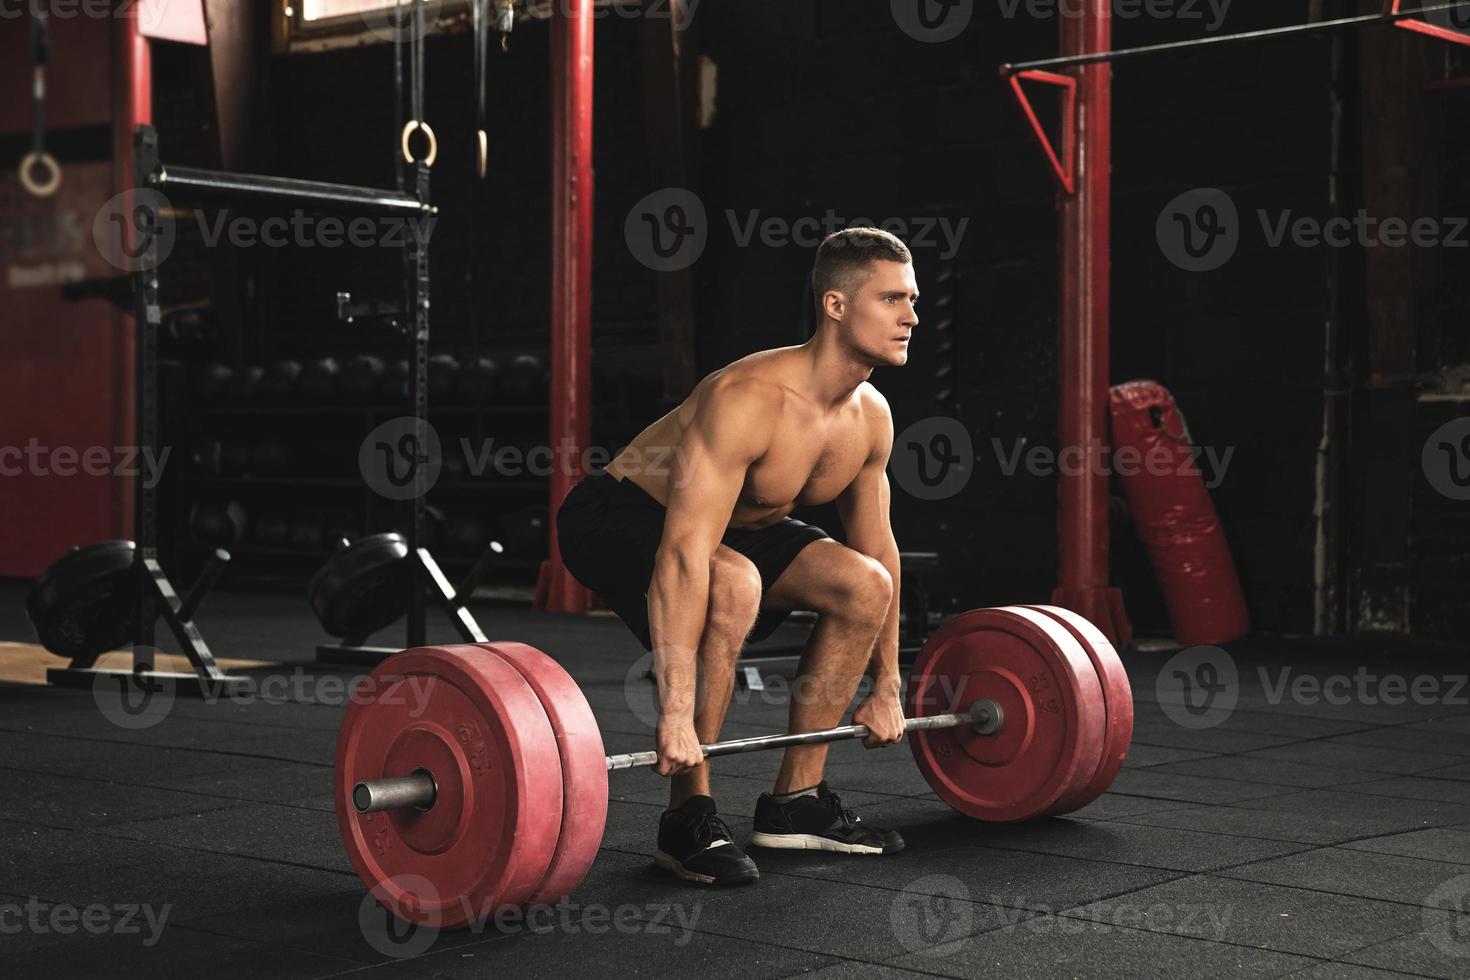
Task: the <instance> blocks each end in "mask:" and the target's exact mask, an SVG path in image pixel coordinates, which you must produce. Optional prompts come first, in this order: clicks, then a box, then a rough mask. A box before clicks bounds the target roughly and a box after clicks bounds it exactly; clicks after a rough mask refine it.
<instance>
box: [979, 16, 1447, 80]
mask: <svg viewBox="0 0 1470 980" xmlns="http://www.w3.org/2000/svg"><path fill="white" fill-rule="evenodd" d="M1401 2H1402V0H1394V3H1393V6H1392V7H1391V8H1390V9H1388V10H1385V11H1384V12H1383V13H1381V14H1363V15H1361V16H1358V17H1342V18H1339V19H1337V20H1320V21H1315V22H1313V23H1310V24H1293V25H1291V26H1290V27H1272V28H1267V29H1265V30H1260V31H1244V32H1242V33H1239V34H1222V35H1220V36H1218V37H1201V38H1194V39H1193V40H1189V41H1169V42H1166V43H1163V44H1145V45H1143V46H1142V47H1137V48H1119V49H1117V50H1116V51H1095V52H1092V53H1089V54H1076V55H1069V56H1067V57H1064V58H1042V59H1040V60H1038V61H1021V62H1017V63H1015V64H1006V65H1001V66H1000V73H1001V77H1002V78H1009V77H1011V76H1013V75H1018V74H1020V73H1021V72H1027V71H1054V70H1056V69H1058V68H1071V67H1074V66H1076V65H1092V64H1096V63H1098V62H1100V61H1122V60H1124V59H1125V58H1141V57H1144V56H1146V55H1154V54H1168V53H1170V52H1173V51H1192V50H1194V49H1195V48H1204V47H1213V46H1215V45H1220V44H1237V43H1244V42H1247V41H1265V40H1271V39H1273V38H1279V37H1294V36H1296V35H1299V34H1317V33H1322V32H1325V31H1341V30H1349V29H1351V28H1356V27H1375V26H1379V25H1383V24H1396V25H1398V26H1401V27H1403V28H1405V29H1407V30H1413V31H1417V32H1419V33H1421V34H1428V35H1429V36H1431V37H1437V38H1439V39H1440V40H1443V41H1453V42H1456V43H1459V44H1470V30H1467V32H1466V33H1463V34H1462V33H1460V32H1459V31H1454V30H1451V29H1450V28H1448V27H1440V26H1438V25H1435V24H1429V23H1426V22H1424V21H1422V20H1419V18H1421V17H1423V16H1424V15H1425V14H1437V13H1441V12H1443V11H1446V10H1457V9H1458V10H1465V11H1470V0H1456V2H1452V3H1439V4H1434V5H1432V6H1428V7H1420V8H1418V9H1416V10H1400V9H1399V5H1400V3H1401ZM1467 27H1470V25H1467Z"/></svg>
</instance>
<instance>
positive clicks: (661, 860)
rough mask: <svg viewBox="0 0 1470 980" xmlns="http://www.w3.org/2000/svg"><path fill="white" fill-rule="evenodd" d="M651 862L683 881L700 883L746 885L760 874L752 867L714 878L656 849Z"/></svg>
mask: <svg viewBox="0 0 1470 980" xmlns="http://www.w3.org/2000/svg"><path fill="white" fill-rule="evenodd" d="M653 863H654V864H656V865H658V866H659V867H660V868H663V869H664V870H665V871H672V872H673V873H674V874H676V875H678V876H679V877H680V878H683V879H684V880H685V881H693V882H696V883H698V884H701V885H716V886H724V885H748V884H750V883H751V882H753V881H755V880H756V879H757V878H759V877H760V876H761V873H760V871H758V870H754V869H752V870H751V871H750V872H749V873H748V874H745V873H743V874H739V875H735V876H732V877H730V878H726V879H725V880H723V881H719V880H716V878H715V876H714V875H707V874H702V873H700V872H698V871H690V870H689V869H688V868H686V867H684V863H683V862H682V861H680V860H679V859H678V858H676V857H674V856H673V855H672V854H665V853H664V852H663V851H656V852H654V855H653Z"/></svg>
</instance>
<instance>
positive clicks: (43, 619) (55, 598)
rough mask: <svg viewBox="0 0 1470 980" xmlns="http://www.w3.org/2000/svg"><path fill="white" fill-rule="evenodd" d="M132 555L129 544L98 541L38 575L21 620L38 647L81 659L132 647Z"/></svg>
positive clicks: (134, 614) (134, 617)
mask: <svg viewBox="0 0 1470 980" xmlns="http://www.w3.org/2000/svg"><path fill="white" fill-rule="evenodd" d="M133 550H134V549H133V542H131V541H100V542H98V543H96V544H89V545H87V546H85V547H82V548H73V549H72V550H71V551H68V552H67V553H66V554H64V555H62V556H61V557H60V558H58V559H57V560H56V561H54V562H52V564H51V567H49V568H47V569H46V571H44V572H42V573H41V577H40V578H38V579H36V581H35V582H34V583H33V584H32V585H31V591H30V594H29V595H27V596H26V615H27V616H29V617H30V620H31V625H32V626H33V627H34V628H35V630H36V637H37V638H38V639H39V640H40V641H41V645H42V646H43V647H45V648H46V649H47V650H50V651H51V652H52V653H55V654H58V655H60V656H63V657H84V656H95V655H97V654H99V653H106V652H107V651H109V650H117V649H120V648H123V647H126V646H128V644H129V643H131V642H132V639H133V634H134V632H135V630H134V624H135V622H136V621H137V608H136V602H137V590H136V589H135V588H134V587H133V577H132V576H133Z"/></svg>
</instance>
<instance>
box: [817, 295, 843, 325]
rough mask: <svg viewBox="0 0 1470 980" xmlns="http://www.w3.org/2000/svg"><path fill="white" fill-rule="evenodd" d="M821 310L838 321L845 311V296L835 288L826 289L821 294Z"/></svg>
mask: <svg viewBox="0 0 1470 980" xmlns="http://www.w3.org/2000/svg"><path fill="white" fill-rule="evenodd" d="M822 312H824V313H826V314H827V316H829V317H831V318H832V319H833V320H837V321H839V322H840V321H841V320H842V317H843V315H844V314H846V313H847V297H845V296H843V295H842V294H841V293H840V292H838V291H837V290H835V289H829V290H827V291H826V292H825V293H823V294H822Z"/></svg>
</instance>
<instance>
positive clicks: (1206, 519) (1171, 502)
mask: <svg viewBox="0 0 1470 980" xmlns="http://www.w3.org/2000/svg"><path fill="white" fill-rule="evenodd" d="M1110 396H1111V397H1110V399H1109V402H1110V408H1111V410H1112V423H1113V468H1114V470H1115V471H1116V472H1117V473H1118V479H1119V481H1120V482H1121V483H1122V484H1123V494H1124V496H1125V497H1126V498H1127V499H1128V508H1129V510H1131V511H1132V513H1133V523H1134V526H1135V527H1136V528H1137V529H1138V537H1139V540H1141V541H1142V542H1143V545H1144V547H1145V548H1147V549H1148V554H1149V558H1150V559H1151V560H1152V562H1153V566H1154V574H1156V575H1157V576H1158V579H1159V586H1160V588H1161V589H1162V590H1163V593H1164V603H1165V604H1166V605H1167V606H1168V608H1169V621H1170V623H1171V624H1172V625H1173V627H1174V639H1175V640H1177V641H1178V642H1180V643H1182V644H1184V645H1186V646H1197V645H1201V644H1216V643H1225V642H1227V641H1229V640H1234V639H1238V638H1240V637H1242V636H1244V635H1245V634H1247V633H1249V632H1250V616H1249V614H1248V613H1247V612H1246V608H1245V598H1244V597H1243V596H1242V595H1241V591H1240V578H1239V577H1238V576H1237V575H1236V573H1235V562H1234V561H1233V560H1232V559H1231V557H1230V546H1229V544H1227V543H1226V541H1225V531H1224V529H1222V528H1221V527H1220V518H1219V516H1218V515H1217V514H1216V513H1215V505H1214V503H1213V502H1211V500H1210V495H1209V492H1208V490H1206V488H1205V481H1204V477H1203V475H1202V474H1201V473H1200V470H1199V466H1198V464H1197V461H1196V459H1195V456H1194V454H1193V452H1191V449H1192V440H1191V439H1190V436H1189V429H1188V427H1187V426H1186V424H1185V422H1184V417H1183V416H1182V415H1181V414H1180V413H1179V409H1178V407H1177V406H1176V405H1175V404H1174V398H1173V396H1172V395H1170V394H1169V391H1168V389H1167V388H1165V387H1164V386H1163V385H1161V384H1158V383H1157V382H1154V381H1130V382H1128V383H1126V384H1121V385H1117V386H1115V387H1114V388H1113V389H1112V391H1111V393H1110Z"/></svg>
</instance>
